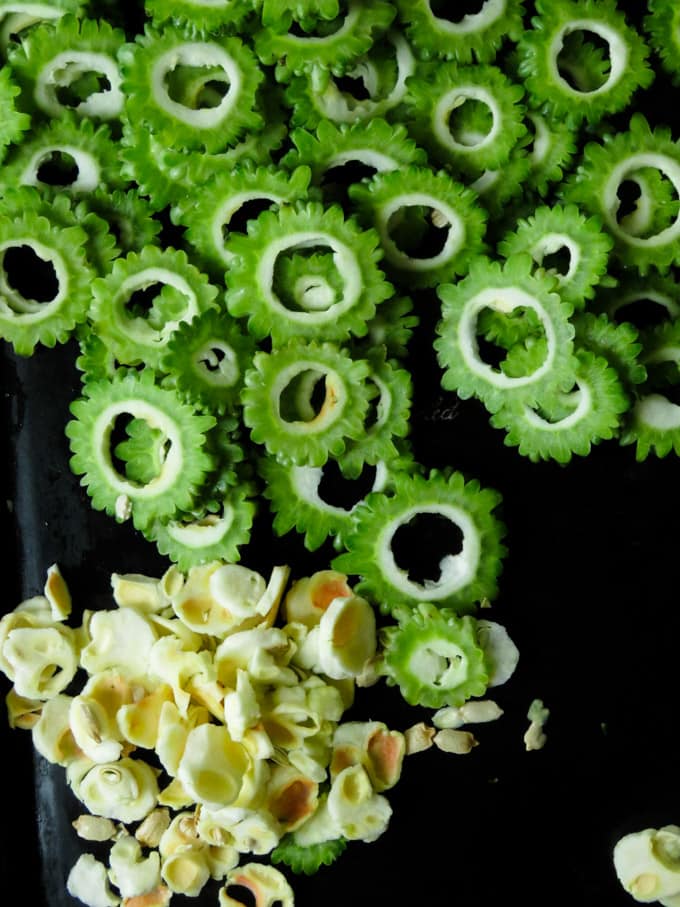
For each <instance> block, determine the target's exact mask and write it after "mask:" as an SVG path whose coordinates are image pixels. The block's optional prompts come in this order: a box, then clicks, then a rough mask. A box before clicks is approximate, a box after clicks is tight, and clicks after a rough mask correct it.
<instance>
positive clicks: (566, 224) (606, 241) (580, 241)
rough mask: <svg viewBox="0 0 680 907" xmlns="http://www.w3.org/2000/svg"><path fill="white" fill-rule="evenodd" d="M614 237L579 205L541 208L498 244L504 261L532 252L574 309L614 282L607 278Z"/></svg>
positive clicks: (543, 206)
mask: <svg viewBox="0 0 680 907" xmlns="http://www.w3.org/2000/svg"><path fill="white" fill-rule="evenodd" d="M613 244H614V243H613V240H612V238H611V236H610V235H609V234H608V233H606V232H605V231H604V230H603V228H602V223H601V221H600V220H599V218H597V217H595V216H594V215H591V216H587V215H585V214H584V213H583V212H582V211H581V210H580V209H579V208H578V207H577V206H576V205H540V206H539V207H537V208H536V209H535V210H534V212H533V214H531V215H529V216H528V217H526V218H522V219H521V220H520V221H519V223H518V224H517V226H516V228H515V229H514V230H513V231H512V232H511V233H509V234H506V235H505V236H504V237H503V239H502V240H501V242H500V243H499V244H498V252H499V254H500V255H501V256H502V257H503V258H511V257H512V256H513V255H517V254H521V253H525V252H528V253H529V254H530V255H531V257H532V258H533V260H534V262H535V263H536V265H537V267H539V268H543V269H544V270H547V271H549V273H551V274H553V275H555V277H556V278H557V284H558V291H559V293H560V295H561V296H562V298H563V299H564V300H566V302H568V303H569V304H570V305H572V306H573V308H574V310H579V309H583V308H584V306H585V305H586V302H587V300H589V299H592V298H593V296H595V293H596V290H597V291H599V290H600V288H602V287H604V286H611V285H612V284H614V283H615V280H614V278H612V277H611V276H610V275H609V274H608V265H609V253H610V251H611V248H612V246H613Z"/></svg>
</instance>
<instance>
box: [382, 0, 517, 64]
mask: <svg viewBox="0 0 680 907" xmlns="http://www.w3.org/2000/svg"><path fill="white" fill-rule="evenodd" d="M478 5H479V9H478V10H477V11H475V12H469V13H462V14H461V13H460V12H458V11H457V10H451V11H450V14H449V15H447V16H444V15H436V14H435V12H434V11H433V9H432V2H431V0H396V6H397V9H398V10H399V17H400V19H401V23H402V25H403V28H404V29H405V31H406V34H407V36H408V38H409V40H410V41H411V43H412V45H413V47H414V49H415V51H416V53H417V54H418V57H419V58H420V59H422V60H430V59H437V60H456V61H457V62H459V63H470V62H472V61H473V60H474V61H476V62H478V63H489V62H491V61H492V60H493V59H494V58H495V57H496V55H497V53H498V51H499V50H500V48H501V46H502V45H503V43H504V42H505V41H506V40H510V41H517V40H518V38H519V36H520V35H521V33H522V29H523V27H524V24H523V20H522V16H523V8H522V7H523V0H484V2H483V3H481V4H478ZM440 8H441V5H440ZM447 12H448V11H447Z"/></svg>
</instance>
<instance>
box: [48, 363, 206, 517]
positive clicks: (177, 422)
mask: <svg viewBox="0 0 680 907" xmlns="http://www.w3.org/2000/svg"><path fill="white" fill-rule="evenodd" d="M71 413H72V415H73V418H72V419H71V420H70V421H69V422H68V423H67V425H66V435H67V437H68V438H69V443H70V448H71V453H72V456H71V461H70V465H71V469H72V471H73V472H74V473H75V475H77V476H80V477H81V485H83V486H84V487H85V489H86V491H87V494H88V495H89V497H90V500H91V504H92V506H93V507H94V509H95V510H104V511H106V513H108V514H109V516H115V517H117V518H118V519H121V518H122V519H124V518H126V517H127V516H130V517H131V518H132V522H133V524H134V526H135V527H136V528H137V529H140V530H143V529H145V528H146V527H147V526H149V524H151V523H153V522H154V521H155V520H168V519H171V518H172V517H174V516H175V514H177V513H178V512H180V513H181V512H182V511H184V510H187V509H188V508H189V507H190V506H191V504H192V502H193V500H194V498H195V495H196V493H197V490H198V489H199V488H200V487H201V485H202V484H203V482H204V480H205V478H206V476H207V474H208V473H209V471H210V469H211V468H212V467H213V461H212V459H211V457H210V456H209V454H208V453H207V451H206V433H207V432H208V431H209V429H210V428H211V427H212V426H213V425H214V422H215V419H214V417H213V416H208V415H203V414H199V413H197V412H195V411H194V410H193V409H192V408H191V407H190V406H188V405H187V404H186V403H183V402H182V401H181V400H180V399H179V397H178V396H177V394H176V393H175V392H174V391H172V390H170V389H168V388H162V387H159V386H158V385H157V384H155V383H154V378H153V374H152V373H151V372H149V371H143V372H135V373H132V372H127V373H125V374H122V375H120V376H116V377H114V378H113V379H112V380H111V381H105V380H102V381H97V382H91V383H90V384H89V385H88V388H87V394H86V395H84V396H82V397H80V398H78V399H77V400H74V401H73V403H72V404H71ZM128 418H134V419H143V420H144V421H145V422H147V423H148V425H149V426H150V427H151V428H153V429H157V430H158V431H160V432H161V433H162V434H163V436H164V439H165V441H164V447H165V456H164V459H163V463H162V467H161V471H160V473H159V474H158V475H157V476H155V477H154V478H153V479H152V480H151V481H149V482H147V483H144V484H140V483H137V482H132V481H130V480H129V479H128V478H127V477H126V476H125V475H123V474H122V473H121V472H120V471H119V470H118V469H117V468H116V464H115V462H114V457H113V451H112V450H111V437H112V433H113V432H114V430H115V429H116V427H117V421H118V420H119V419H128Z"/></svg>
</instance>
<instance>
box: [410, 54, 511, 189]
mask: <svg viewBox="0 0 680 907" xmlns="http://www.w3.org/2000/svg"><path fill="white" fill-rule="evenodd" d="M523 100H524V88H523V86H522V84H521V83H519V82H516V81H514V80H513V79H511V78H510V77H509V76H507V75H506V74H505V73H504V71H503V70H502V69H501V68H500V67H499V66H496V65H494V64H490V63H489V64H483V65H482V64H480V65H472V64H469V65H463V66H459V65H456V64H454V63H451V64H448V65H446V66H440V65H438V64H437V63H436V62H432V63H419V64H418V67H417V68H416V71H415V74H414V75H413V76H412V78H410V79H409V80H408V90H407V93H406V97H405V99H404V104H405V108H406V110H405V115H404V119H405V122H406V124H407V126H408V129H409V132H410V133H411V135H412V136H413V137H414V138H415V140H416V141H417V142H418V144H419V145H421V146H422V147H423V148H425V149H426V150H427V151H428V154H429V156H430V159H431V160H432V162H433V163H434V164H435V165H438V166H440V167H445V168H446V169H448V170H449V171H451V172H452V173H453V174H454V175H455V176H456V177H457V178H459V179H460V178H461V177H462V176H468V177H473V178H474V177H477V176H479V175H480V173H483V172H484V171H487V170H495V169H497V168H498V167H501V166H502V165H503V164H506V163H507V162H508V161H509V159H510V154H511V152H512V151H513V149H515V148H516V147H518V146H520V145H521V143H522V141H524V140H525V139H526V135H527V127H526V125H525V122H524V105H523Z"/></svg>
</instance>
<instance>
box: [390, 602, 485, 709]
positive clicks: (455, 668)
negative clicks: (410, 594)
mask: <svg viewBox="0 0 680 907" xmlns="http://www.w3.org/2000/svg"><path fill="white" fill-rule="evenodd" d="M394 616H395V617H397V623H396V625H388V626H386V627H384V628H383V630H382V631H381V642H382V654H383V660H382V666H383V667H382V673H383V675H384V677H385V679H386V681H387V683H388V684H389V685H391V686H398V687H399V690H400V692H401V695H402V696H403V697H404V699H405V700H406V702H408V703H409V705H418V706H424V707H425V708H430V709H440V708H443V707H444V706H452V707H457V706H461V705H463V703H464V702H466V701H467V700H468V699H471V698H472V697H473V696H483V695H484V693H485V691H486V688H487V686H488V683H489V667H488V665H487V663H486V659H485V656H484V650H483V648H482V646H480V644H479V640H478V637H477V621H476V620H475V618H474V617H472V616H471V615H469V614H466V615H464V616H460V615H459V614H456V612H455V611H452V610H451V609H449V608H438V607H437V606H436V605H433V604H431V603H430V602H420V603H419V604H418V605H416V606H415V607H414V608H413V609H408V608H405V609H398V610H397V611H396V612H395V615H394Z"/></svg>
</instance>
